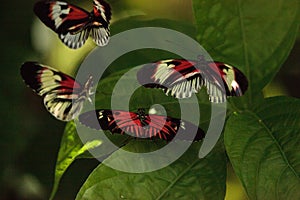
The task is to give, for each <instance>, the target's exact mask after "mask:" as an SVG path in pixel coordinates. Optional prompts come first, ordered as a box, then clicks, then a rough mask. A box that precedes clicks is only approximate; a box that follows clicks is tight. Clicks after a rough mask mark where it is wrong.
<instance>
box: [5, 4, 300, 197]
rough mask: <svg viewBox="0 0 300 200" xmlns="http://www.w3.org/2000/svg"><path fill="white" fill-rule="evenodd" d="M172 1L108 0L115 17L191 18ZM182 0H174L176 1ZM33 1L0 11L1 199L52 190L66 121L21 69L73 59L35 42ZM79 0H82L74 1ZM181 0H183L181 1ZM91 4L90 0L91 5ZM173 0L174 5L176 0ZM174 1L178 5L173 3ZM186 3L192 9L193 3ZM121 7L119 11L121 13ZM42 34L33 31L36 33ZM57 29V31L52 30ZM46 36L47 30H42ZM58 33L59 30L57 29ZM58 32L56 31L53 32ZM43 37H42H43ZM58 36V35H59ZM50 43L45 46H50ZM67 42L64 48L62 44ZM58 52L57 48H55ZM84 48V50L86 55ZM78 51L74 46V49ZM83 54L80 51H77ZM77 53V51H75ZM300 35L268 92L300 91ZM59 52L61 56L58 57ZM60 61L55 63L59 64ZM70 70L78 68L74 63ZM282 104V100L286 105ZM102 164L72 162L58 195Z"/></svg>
mask: <svg viewBox="0 0 300 200" xmlns="http://www.w3.org/2000/svg"><path fill="white" fill-rule="evenodd" d="M168 1H170V0H167V1H165V2H164V3H160V4H152V3H151V5H154V6H150V7H149V6H147V2H149V1H146V0H145V1H122V3H120V1H116V0H115V1H110V2H111V3H112V6H113V8H114V13H116V14H115V16H116V17H115V19H116V18H118V17H122V13H123V14H125V15H126V13H127V12H126V9H129V8H134V9H137V10H138V9H140V10H143V11H144V12H146V13H151V14H154V13H156V16H157V15H158V16H160V17H167V18H176V19H179V20H191V14H190V12H186V14H183V15H182V16H178V15H177V13H175V15H176V16H172V13H168V12H167V13H166V12H163V10H164V6H168ZM177 1H178V0H176V2H177ZM34 2H35V1H33V0H26V1H8V0H4V1H2V5H1V8H0V9H1V12H0V15H1V17H0V22H1V23H0V24H1V31H0V36H1V37H0V38H1V73H0V76H1V79H0V80H1V84H0V88H1V99H0V103H1V112H0V114H1V135H0V145H1V146H0V147H1V153H0V156H1V160H0V180H1V181H0V187H1V188H0V199H1V200H2V199H47V198H48V197H49V193H50V191H51V187H52V183H53V176H54V168H55V162H56V156H57V152H58V150H59V145H60V139H61V136H62V133H63V130H64V126H65V123H63V122H60V121H58V120H56V119H54V118H53V117H52V116H51V115H50V114H49V113H48V112H47V111H46V110H45V108H44V106H43V103H42V99H41V98H40V97H38V96H37V95H35V94H34V93H33V92H32V91H31V90H30V89H29V88H27V87H26V86H25V84H24V83H23V81H22V79H21V76H20V73H19V69H20V66H21V64H22V63H23V62H25V61H29V60H36V61H39V62H42V63H43V62H46V63H47V62H49V63H47V64H49V65H50V64H51V63H57V65H61V64H62V63H64V62H66V65H65V66H67V67H68V66H70V65H73V64H74V63H77V62H78V59H77V60H75V61H74V62H73V61H72V59H73V57H72V56H70V57H66V56H64V57H63V59H62V56H60V57H58V56H57V53H59V52H64V51H66V52H67V54H66V55H70V54H72V53H73V52H74V51H70V50H66V48H65V47H62V45H61V46H59V47H61V48H62V50H61V51H59V52H56V50H55V52H53V54H52V52H51V51H54V50H53V46H51V45H49V50H47V51H44V52H41V51H38V50H37V48H36V47H35V48H34V47H33V45H32V44H33V42H34V40H35V38H34V37H32V24H33V21H34V19H35V17H34V14H33V11H32V7H33V4H34ZM73 2H74V3H75V4H78V1H77V2H75V1H73ZM134 2H136V3H134ZM137 2H138V3H137ZM178 2H180V1H178ZM185 2H186V1H185ZM155 5H157V6H155ZM89 6H91V5H88V7H89ZM173 6H174V5H173ZM175 6H176V5H175ZM177 6H181V7H182V6H185V9H187V10H188V9H190V6H191V5H190V4H189V3H184V5H182V3H181V4H180V5H177ZM118 13H121V14H119V15H118ZM39 34H42V33H39V32H35V36H37V35H39ZM53 35H54V34H53ZM299 35H300V34H299ZM42 36H43V35H42ZM54 36H55V35H54ZM55 37H56V36H55ZM42 38H43V37H42ZM55 41H56V42H59V41H58V39H57V38H56V39H55ZM46 48H47V46H46ZM64 48H65V49H64ZM55 53H56V54H55ZM85 53H86V51H85V50H83V51H82V55H84V54H85ZM74 54H75V52H74ZM79 54H81V51H80V52H79ZM76 55H78V52H77V53H76ZM299 55H300V40H299V37H298V41H297V42H296V44H295V46H294V48H293V50H292V52H291V54H290V56H289V58H288V59H287V61H286V62H285V64H284V66H283V67H282V68H281V70H280V71H279V73H278V74H277V76H276V77H275V79H274V81H273V82H272V84H270V85H269V86H267V88H266V89H265V91H264V92H265V95H266V96H274V95H289V96H294V97H298V98H299V97H300V90H299V86H300V84H299V83H300V80H299V78H300V68H299V64H298V63H299V62H300V58H299ZM55 56H57V58H56V57H55ZM55 65H56V64H55ZM266 67H268V66H266ZM69 73H74V70H73V69H70V70H69ZM283 106H284V105H283ZM97 164H98V162H97V161H95V160H80V161H77V162H75V163H74V164H72V166H71V168H70V169H69V170H68V171H67V173H66V174H65V175H64V177H63V180H62V182H61V184H60V187H59V191H58V194H57V196H56V199H74V197H75V195H76V193H77V191H78V189H79V188H80V185H81V184H82V183H83V181H84V180H85V178H86V177H87V176H88V174H89V173H90V171H91V170H92V169H93V168H94V167H95V166H96V165H97Z"/></svg>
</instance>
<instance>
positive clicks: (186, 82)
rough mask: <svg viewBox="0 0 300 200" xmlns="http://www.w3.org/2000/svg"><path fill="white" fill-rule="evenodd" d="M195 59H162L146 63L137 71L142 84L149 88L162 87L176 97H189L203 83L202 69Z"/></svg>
mask: <svg viewBox="0 0 300 200" xmlns="http://www.w3.org/2000/svg"><path fill="white" fill-rule="evenodd" d="M195 64H196V63H195V62H194V61H187V60H181V59H172V60H162V61H159V62H157V63H154V64H147V65H144V66H143V67H142V68H141V69H140V70H139V71H138V73H137V79H138V81H139V83H140V84H142V85H143V86H145V87H149V88H162V89H163V90H164V92H165V93H166V94H167V95H168V94H171V96H174V97H175V98H179V99H180V98H189V97H191V96H192V94H193V93H197V92H198V91H199V90H200V89H201V86H202V85H203V81H204V80H203V78H202V76H201V73H200V71H199V70H198V69H197V68H195Z"/></svg>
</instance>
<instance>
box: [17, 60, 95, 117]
mask: <svg viewBox="0 0 300 200" xmlns="http://www.w3.org/2000/svg"><path fill="white" fill-rule="evenodd" d="M21 75H22V78H23V79H24V82H25V83H26V84H27V85H28V86H29V87H30V88H32V89H33V91H35V92H36V93H37V94H38V95H40V96H42V97H43V100H44V105H45V107H46V108H47V110H48V111H49V112H50V113H51V114H52V115H53V116H54V117H55V118H57V119H58V120H61V121H70V120H72V119H74V118H75V117H77V116H78V115H79V113H80V111H81V109H82V107H83V103H84V102H85V101H86V100H88V101H90V102H91V98H90V96H91V95H92V94H93V92H92V84H93V80H92V76H90V77H89V78H88V79H87V81H86V82H85V84H84V85H81V84H80V83H78V82H77V81H75V80H74V78H72V77H71V76H68V75H66V74H64V73H62V72H60V71H58V70H56V69H53V68H51V67H49V66H45V65H42V64H39V63H37V62H25V63H24V64H23V65H22V67H21Z"/></svg>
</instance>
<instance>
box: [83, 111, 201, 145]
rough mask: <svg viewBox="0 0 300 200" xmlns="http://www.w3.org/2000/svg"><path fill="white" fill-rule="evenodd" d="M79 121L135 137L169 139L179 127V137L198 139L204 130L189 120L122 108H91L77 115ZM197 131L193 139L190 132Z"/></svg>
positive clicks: (94, 127) (89, 125)
mask: <svg viewBox="0 0 300 200" xmlns="http://www.w3.org/2000/svg"><path fill="white" fill-rule="evenodd" d="M79 121H80V122H81V123H82V124H84V125H86V126H88V127H90V128H93V129H97V130H99V129H103V130H109V131H110V132H111V133H120V134H124V133H130V134H131V135H132V136H133V137H137V138H159V139H163V140H166V141H171V140H172V139H173V138H174V137H175V135H176V134H177V132H178V130H179V127H181V130H182V132H181V135H180V136H179V137H178V138H179V139H184V140H194V141H198V140H201V139H202V138H203V137H204V135H205V134H204V132H203V130H202V129H200V128H199V127H197V126H195V125H193V124H192V123H190V122H186V121H183V120H179V119H175V118H171V117H165V116H160V115H144V116H143V120H141V116H139V115H138V114H137V113H134V112H128V111H122V110H114V111H111V110H93V111H89V112H86V113H83V114H81V115H80V116H79ZM193 131H194V132H195V131H197V134H196V137H195V138H194V139H193V136H192V135H191V133H192V132H193Z"/></svg>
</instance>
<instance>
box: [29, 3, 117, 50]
mask: <svg viewBox="0 0 300 200" xmlns="http://www.w3.org/2000/svg"><path fill="white" fill-rule="evenodd" d="M93 4H94V8H93V10H92V11H91V12H87V11H86V10H84V9H82V8H80V7H77V6H75V5H72V4H69V3H67V2H64V1H53V0H50V1H39V2H37V3H35V5H34V13H35V14H36V15H37V16H38V18H39V19H40V20H41V21H42V22H43V23H44V24H45V25H46V26H48V27H49V28H51V29H52V30H53V31H55V32H56V33H57V34H58V36H59V38H60V39H61V41H62V42H63V43H64V44H66V45H67V46H68V47H70V48H72V49H77V48H80V47H81V46H82V45H83V44H84V43H85V42H86V40H87V39H88V37H89V35H90V34H91V36H92V38H93V40H94V42H95V43H96V44H97V45H98V46H105V45H106V44H107V43H108V41H109V36H110V31H109V21H110V19H111V9H110V6H109V4H108V3H106V2H105V1H104V0H94V1H93Z"/></svg>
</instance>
